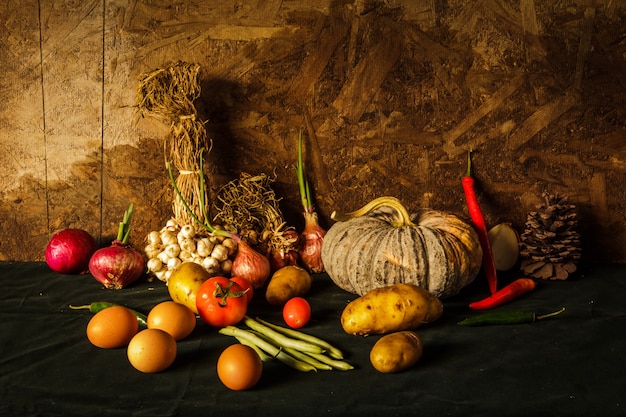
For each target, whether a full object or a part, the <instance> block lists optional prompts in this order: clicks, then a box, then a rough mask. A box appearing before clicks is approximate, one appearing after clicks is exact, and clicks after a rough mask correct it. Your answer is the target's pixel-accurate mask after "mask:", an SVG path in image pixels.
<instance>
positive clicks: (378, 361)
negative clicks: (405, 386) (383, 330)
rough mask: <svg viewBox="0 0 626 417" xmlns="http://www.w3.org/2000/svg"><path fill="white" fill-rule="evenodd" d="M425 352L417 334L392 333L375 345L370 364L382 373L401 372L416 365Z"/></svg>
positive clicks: (410, 332)
mask: <svg viewBox="0 0 626 417" xmlns="http://www.w3.org/2000/svg"><path fill="white" fill-rule="evenodd" d="M423 351H424V345H423V344H422V339H421V338H420V337H419V335H418V334H417V333H415V332H412V331H409V330H405V331H402V332H395V333H390V334H387V335H385V336H383V337H381V338H380V339H378V341H377V342H376V343H375V344H374V346H373V347H372V350H371V351H370V362H371V363H372V366H373V367H374V369H376V370H377V371H379V372H382V373H393V372H401V371H405V370H407V369H409V368H410V367H412V366H413V365H415V364H416V363H417V361H418V360H419V359H420V358H421V357H422V353H423Z"/></svg>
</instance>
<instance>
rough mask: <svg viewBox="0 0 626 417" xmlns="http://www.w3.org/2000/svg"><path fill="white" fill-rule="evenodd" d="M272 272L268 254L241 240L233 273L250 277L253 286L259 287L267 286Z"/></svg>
mask: <svg viewBox="0 0 626 417" xmlns="http://www.w3.org/2000/svg"><path fill="white" fill-rule="evenodd" d="M270 274H271V269H270V261H269V259H268V258H267V256H265V255H263V254H261V253H259V252H257V251H256V250H254V249H252V247H250V245H249V244H248V243H246V242H245V241H244V240H240V241H239V242H238V244H237V255H236V256H235V259H234V260H233V266H232V267H231V275H232V276H234V277H243V278H246V279H248V280H249V281H250V283H251V284H252V287H253V288H254V289H258V288H263V286H265V284H266V283H267V280H268V279H269V278H270Z"/></svg>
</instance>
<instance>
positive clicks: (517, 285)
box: [469, 278, 535, 310]
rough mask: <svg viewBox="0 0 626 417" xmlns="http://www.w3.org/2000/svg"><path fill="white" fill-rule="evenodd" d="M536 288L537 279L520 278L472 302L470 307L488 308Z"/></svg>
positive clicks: (477, 308)
mask: <svg viewBox="0 0 626 417" xmlns="http://www.w3.org/2000/svg"><path fill="white" fill-rule="evenodd" d="M534 289H535V281H533V280H532V279H530V278H518V279H516V280H515V281H513V282H512V283H510V284H509V285H507V286H506V287H504V288H502V289H501V290H499V291H497V292H496V293H495V294H492V295H490V296H489V297H487V298H485V299H482V300H480V301H475V302H473V303H470V305H469V306H470V308H472V309H474V310H486V309H488V308H492V307H497V306H499V305H501V304H504V303H507V302H509V301H511V300H513V299H515V298H517V297H519V296H520V295H522V294H525V293H527V292H529V291H532V290H534Z"/></svg>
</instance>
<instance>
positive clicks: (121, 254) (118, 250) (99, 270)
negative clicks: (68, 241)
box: [89, 203, 144, 290]
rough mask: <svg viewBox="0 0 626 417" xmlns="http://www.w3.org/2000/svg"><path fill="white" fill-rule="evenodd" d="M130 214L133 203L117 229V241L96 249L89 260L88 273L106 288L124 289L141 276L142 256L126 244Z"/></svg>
mask: <svg viewBox="0 0 626 417" xmlns="http://www.w3.org/2000/svg"><path fill="white" fill-rule="evenodd" d="M132 214H133V203H130V206H129V207H128V210H126V211H125V212H124V220H123V221H122V222H121V223H120V225H119V227H118V231H117V239H115V240H114V241H113V243H111V246H109V247H107V248H101V249H98V250H97V251H96V252H95V253H94V254H93V255H92V257H91V259H90V260H89V272H90V273H91V275H93V277H94V278H95V279H96V281H98V282H100V283H101V284H102V285H104V286H105V287H106V288H110V289H116V290H119V289H122V288H126V287H127V286H129V285H130V284H132V283H133V282H135V281H136V280H137V279H138V278H139V277H141V275H142V274H143V271H144V260H143V256H142V255H141V253H140V252H139V251H137V250H136V249H135V248H133V247H132V246H131V245H130V244H129V242H128V240H129V237H130V230H131V228H130V220H131V218H132Z"/></svg>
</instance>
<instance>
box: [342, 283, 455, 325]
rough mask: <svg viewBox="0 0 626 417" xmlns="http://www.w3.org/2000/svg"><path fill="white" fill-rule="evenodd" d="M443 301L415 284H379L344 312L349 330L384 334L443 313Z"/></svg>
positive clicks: (427, 320)
mask: <svg viewBox="0 0 626 417" xmlns="http://www.w3.org/2000/svg"><path fill="white" fill-rule="evenodd" d="M442 313H443V303H442V302H441V300H440V299H439V298H437V297H436V296H435V295H433V294H431V293H430V292H428V291H427V290H425V289H423V288H421V287H418V286H416V285H413V284H394V285H390V286H387V287H381V288H376V289H374V290H371V291H370V292H368V293H366V294H364V295H362V296H361V297H359V298H357V299H355V300H352V301H351V302H350V303H348V305H347V306H346V308H345V309H344V310H343V312H342V314H341V326H342V327H343V330H344V331H345V332H346V333H348V334H355V335H368V334H385V333H391V332H397V331H402V330H413V329H415V328H417V327H419V326H421V325H423V324H426V323H432V322H434V321H435V320H437V319H439V317H441V314H442Z"/></svg>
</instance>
